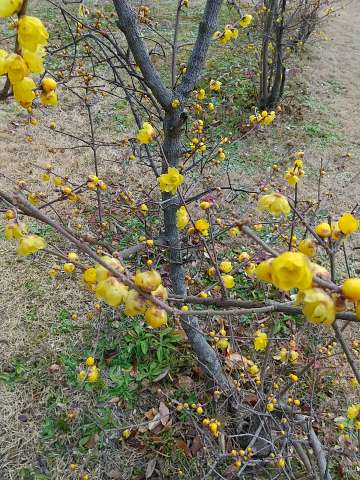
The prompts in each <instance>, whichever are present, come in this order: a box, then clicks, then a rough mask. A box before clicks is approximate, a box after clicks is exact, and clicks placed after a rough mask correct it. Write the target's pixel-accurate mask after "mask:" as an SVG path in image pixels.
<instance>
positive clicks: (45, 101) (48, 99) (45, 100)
mask: <svg viewBox="0 0 360 480" xmlns="http://www.w3.org/2000/svg"><path fill="white" fill-rule="evenodd" d="M40 101H41V103H42V105H44V106H45V107H56V105H57V104H58V97H57V93H56V92H54V90H51V91H50V92H49V93H42V94H41V95H40Z"/></svg>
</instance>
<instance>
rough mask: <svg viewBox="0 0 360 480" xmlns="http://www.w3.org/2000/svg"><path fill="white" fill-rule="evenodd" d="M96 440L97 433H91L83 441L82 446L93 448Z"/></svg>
mask: <svg viewBox="0 0 360 480" xmlns="http://www.w3.org/2000/svg"><path fill="white" fill-rule="evenodd" d="M98 441H99V435H98V434H97V433H94V435H91V437H90V438H89V440H88V441H87V442H86V443H85V445H84V447H85V448H87V449H89V450H90V449H91V448H94V447H95V446H96V444H97V443H98Z"/></svg>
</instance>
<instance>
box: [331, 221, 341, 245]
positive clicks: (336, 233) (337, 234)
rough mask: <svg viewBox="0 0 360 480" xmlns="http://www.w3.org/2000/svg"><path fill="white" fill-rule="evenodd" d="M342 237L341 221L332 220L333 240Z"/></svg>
mask: <svg viewBox="0 0 360 480" xmlns="http://www.w3.org/2000/svg"><path fill="white" fill-rule="evenodd" d="M341 237H342V231H341V230H340V228H339V222H331V240H334V241H337V240H340V238H341Z"/></svg>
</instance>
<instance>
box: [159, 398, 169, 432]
mask: <svg viewBox="0 0 360 480" xmlns="http://www.w3.org/2000/svg"><path fill="white" fill-rule="evenodd" d="M159 414H160V416H161V418H160V421H161V423H162V424H163V425H164V427H165V425H167V423H168V422H169V415H170V410H169V409H168V407H167V406H166V405H165V403H164V402H160V405H159Z"/></svg>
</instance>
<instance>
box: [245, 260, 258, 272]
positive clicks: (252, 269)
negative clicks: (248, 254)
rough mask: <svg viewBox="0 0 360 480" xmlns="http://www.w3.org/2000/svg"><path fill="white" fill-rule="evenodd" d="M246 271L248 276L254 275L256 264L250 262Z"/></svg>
mask: <svg viewBox="0 0 360 480" xmlns="http://www.w3.org/2000/svg"><path fill="white" fill-rule="evenodd" d="M244 270H245V272H246V273H247V274H248V275H253V274H254V273H255V271H256V264H255V263H254V262H250V263H248V264H247V265H246V266H245V268H244Z"/></svg>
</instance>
